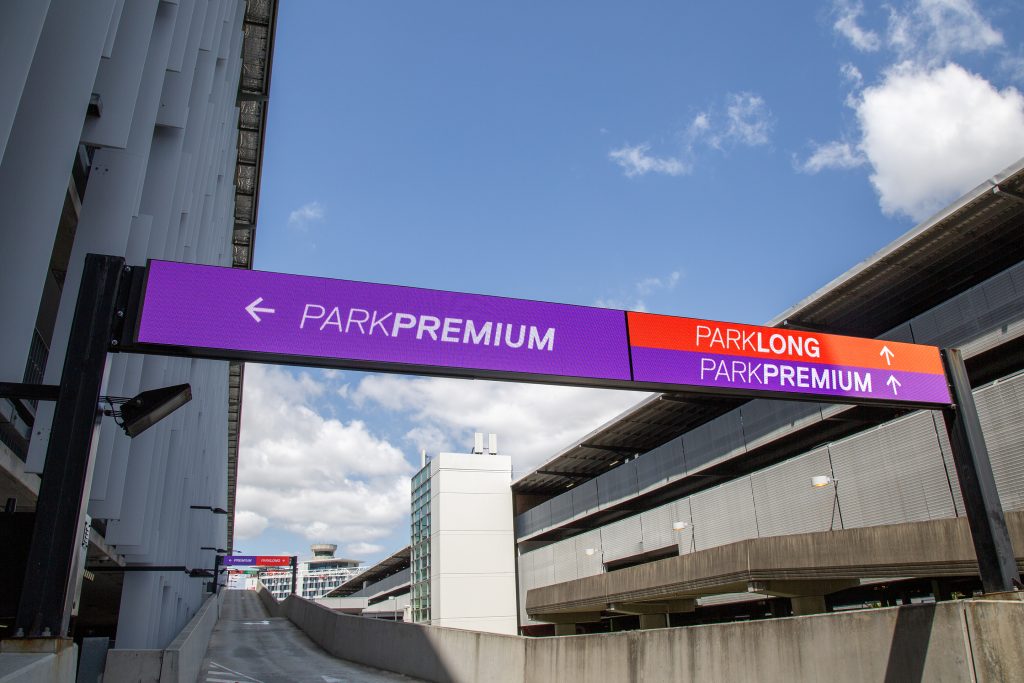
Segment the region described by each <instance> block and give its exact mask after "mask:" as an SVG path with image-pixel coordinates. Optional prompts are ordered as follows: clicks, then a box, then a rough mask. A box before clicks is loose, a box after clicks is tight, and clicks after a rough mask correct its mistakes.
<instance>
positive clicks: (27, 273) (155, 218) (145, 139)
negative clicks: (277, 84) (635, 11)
mask: <svg viewBox="0 0 1024 683" xmlns="http://www.w3.org/2000/svg"><path fill="white" fill-rule="evenodd" d="M276 12H277V9H276V1H275V0H263V1H249V2H246V1H245V0H182V1H181V2H160V1H158V0H138V1H134V0H133V1H132V2H118V1H116V0H40V1H20V0H16V1H15V2H7V3H3V4H2V5H0V92H2V93H3V96H2V97H0V204H2V205H3V207H4V222H3V226H2V227H0V231H2V232H0V286H2V288H3V291H5V292H6V293H7V296H4V297H2V300H0V321H2V325H0V330H2V331H0V381H4V382H25V383H30V384H39V383H45V384H59V383H60V382H61V372H62V367H63V361H64V355H65V351H66V350H67V344H68V331H69V329H70V326H71V319H72V315H73V313H74V306H75V301H76V297H77V294H78V290H79V281H80V279H81V275H82V270H83V263H84V259H85V255H86V254H89V253H98V254H109V255H114V256H121V257H124V258H125V260H126V263H127V264H128V265H133V266H141V265H145V263H146V261H147V259H169V260H175V261H187V262H196V263H206V264H214V265H221V266H234V267H239V268H250V267H251V263H252V248H253V244H254V240H253V238H254V228H255V224H256V202H257V199H258V189H259V171H260V164H261V157H262V148H263V135H264V127H265V122H266V112H267V96H268V94H269V78H270V55H271V52H272V48H273V36H274V22H275V17H276ZM107 370H108V376H107V379H106V382H105V385H104V389H103V392H102V393H103V394H106V395H110V396H115V397H131V396H134V395H136V394H138V393H140V392H141V391H144V390H149V389H155V388H160V387H165V386H168V385H174V384H179V383H186V382H187V383H189V384H191V387H192V395H193V400H192V401H191V402H190V403H189V404H187V405H186V406H184V407H183V408H181V409H180V410H178V411H176V412H175V413H174V414H173V415H171V416H170V417H168V418H167V419H165V420H163V421H162V422H160V423H159V424H157V425H156V426H155V427H153V428H152V429H150V430H149V431H148V432H146V433H145V434H143V435H140V436H139V437H138V438H135V439H129V438H128V437H127V436H126V435H125V434H123V433H122V432H121V431H120V429H119V428H118V426H117V425H116V424H114V421H113V420H112V419H109V418H108V419H105V420H103V422H102V424H101V427H100V429H99V435H98V440H97V442H96V446H95V450H94V455H93V463H94V464H93V467H92V476H91V480H90V482H89V484H88V486H87V489H86V492H85V495H86V498H87V500H88V508H87V514H88V518H87V521H86V525H85V527H86V528H88V533H87V536H88V541H87V544H88V558H87V560H86V563H85V566H84V567H83V568H82V569H83V571H82V573H81V575H80V576H79V577H78V578H77V580H76V581H75V583H76V584H77V583H78V582H81V581H82V578H83V577H84V579H85V580H84V582H82V583H81V596H80V601H79V602H78V604H77V605H76V610H77V615H76V617H75V621H74V628H75V630H76V631H75V633H76V635H80V634H82V633H89V634H93V635H109V636H111V637H112V638H114V640H115V644H116V646H117V647H119V648H161V647H164V646H165V645H167V643H169V642H170V641H171V640H172V639H173V638H174V636H175V635H177V633H178V632H179V631H180V630H181V628H182V627H183V626H184V625H185V624H186V623H187V622H188V621H189V619H190V618H191V617H192V615H193V614H194V613H195V611H196V610H197V609H198V607H199V606H200V604H201V603H202V601H203V599H204V597H205V595H206V592H207V589H208V588H209V583H210V579H209V578H208V577H209V574H208V573H207V576H206V578H204V577H203V576H202V574H203V572H196V573H195V575H194V576H190V575H189V574H187V573H185V572H183V571H146V570H145V568H146V567H148V566H178V567H182V566H183V567H186V568H188V569H199V570H210V569H212V568H213V567H214V556H215V554H216V553H217V552H218V549H222V550H221V552H222V551H223V549H227V550H228V551H230V549H231V545H232V531H231V530H232V527H233V514H234V476H235V461H236V457H237V442H238V432H237V430H238V416H239V410H240V404H241V394H240V392H241V374H242V369H241V365H240V364H237V363H232V364H229V363H227V362H216V361H209V360H193V359H182V358H166V357H160V356H145V357H143V356H129V355H125V354H112V355H109V356H108V361H107ZM52 414H53V404H52V403H49V402H45V401H40V402H39V403H38V404H33V403H30V402H26V401H22V400H20V399H14V400H11V399H7V398H0V499H3V500H6V501H13V503H10V504H9V505H10V507H13V508H14V509H16V511H17V514H24V515H32V514H33V512H34V510H35V506H36V498H37V496H38V492H39V473H40V472H42V470H43V466H44V463H45V457H46V447H47V439H48V435H49V432H50V422H51V419H52ZM193 506H196V507H193ZM224 511H226V512H227V514H221V513H223V512H224ZM5 520H6V518H5ZM0 523H7V522H6V521H2V522H0ZM84 535H85V534H84ZM8 550H10V549H9V548H8ZM21 552H23V549H22V550H21V551H19V553H18V556H19V557H20V556H21ZM127 564H130V565H134V566H135V567H136V568H137V569H135V570H134V571H132V572H125V573H120V572H119V571H118V569H117V568H118V567H121V566H123V565H127ZM19 583H20V582H19ZM11 604H12V603H7V602H5V603H4V610H5V611H4V613H2V614H0V620H2V621H3V622H4V623H6V622H7V621H8V620H10V619H12V618H13V615H12V614H11V613H9V610H10V605H11Z"/></svg>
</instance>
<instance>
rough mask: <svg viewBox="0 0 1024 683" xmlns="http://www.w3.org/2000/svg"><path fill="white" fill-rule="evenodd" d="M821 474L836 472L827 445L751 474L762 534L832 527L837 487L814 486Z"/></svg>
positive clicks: (826, 529)
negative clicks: (813, 478) (830, 462)
mask: <svg viewBox="0 0 1024 683" xmlns="http://www.w3.org/2000/svg"><path fill="white" fill-rule="evenodd" d="M820 475H827V476H833V474H832V466H831V465H830V464H829V460H828V448H827V447H822V448H817V449H815V450H813V451H811V452H809V453H805V454H804V455H801V456H799V457H796V458H793V459H791V460H787V461H785V462H783V463H781V464H779V465H775V466H774V467H769V468H766V469H763V470H761V471H760V472H755V473H754V474H752V475H750V482H751V485H752V486H753V489H754V510H755V512H756V514H757V531H758V534H759V535H760V536H784V535H786V534H801V533H806V532H811V531H828V530H829V529H830V528H832V527H831V525H832V508H833V504H834V492H835V489H833V488H832V487H831V486H830V487H827V488H821V489H817V488H814V487H812V486H811V477H816V476H820ZM835 528H837V529H838V528H839V516H838V515H836V519H835Z"/></svg>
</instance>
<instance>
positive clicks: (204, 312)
mask: <svg viewBox="0 0 1024 683" xmlns="http://www.w3.org/2000/svg"><path fill="white" fill-rule="evenodd" d="M136 341H138V342H139V343H142V344H156V345H161V346H168V347H183V348H187V349H195V350H202V349H219V350H229V351H234V352H240V353H243V354H245V353H249V354H268V355H271V356H275V357H277V359H278V360H281V359H282V358H281V357H289V358H291V357H298V358H310V359H332V360H334V361H338V364H344V362H345V361H355V362H356V365H357V366H358V364H359V363H365V364H366V365H365V367H374V368H381V369H387V366H388V365H390V364H395V365H398V366H415V367H417V368H452V369H458V370H464V371H474V370H478V371H484V372H486V371H493V372H498V373H517V374H523V375H533V376H549V377H569V378H584V379H594V380H614V381H629V380H630V379H631V373H630V367H629V344H628V341H627V338H626V322H625V315H624V314H623V312H622V311H613V310H607V309H601V308H588V307H584V306H570V305H566V304H553V303H543V302H537V301H525V300H521V299H507V298H503V297H494V296H482V295H478V294H458V293H454V292H442V291H435V290H427V289H418V288H414V287H398V286H394V285H378V284H369V283H364V282H352V281H348V280H332V279H326V278H317V277H308V276H300V275H284V274H280V273H266V272H261V271H252V270H240V269H235V268H220V267H216V266H203V265H195V264H187V263H172V262H168V261H152V262H150V264H149V268H148V272H147V280H146V289H145V294H144V298H143V304H142V315H141V320H140V322H139V327H138V331H137V337H136ZM441 374H443V372H442V373H441ZM463 374H466V373H463Z"/></svg>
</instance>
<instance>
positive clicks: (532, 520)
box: [516, 500, 551, 538]
mask: <svg viewBox="0 0 1024 683" xmlns="http://www.w3.org/2000/svg"><path fill="white" fill-rule="evenodd" d="M516 520H517V522H518V523H519V525H520V526H521V527H522V531H518V530H517V531H516V533H517V534H518V536H519V538H522V537H523V536H528V535H530V534H532V533H534V532H536V531H540V530H541V529H544V528H546V527H549V526H551V501H549V500H546V501H544V502H543V503H541V504H540V505H537V506H536V507H532V508H530V509H529V510H527V511H526V512H524V513H523V514H521V515H519V517H517V518H516Z"/></svg>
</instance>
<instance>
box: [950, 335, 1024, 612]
mask: <svg viewBox="0 0 1024 683" xmlns="http://www.w3.org/2000/svg"><path fill="white" fill-rule="evenodd" d="M942 357H943V361H944V362H945V365H946V375H947V377H948V378H949V384H950V388H951V389H952V391H953V402H954V405H953V406H952V407H950V408H947V409H945V410H944V411H943V417H944V418H945V420H946V430H947V432H948V433H949V443H950V445H951V446H952V448H953V463H954V464H955V465H956V474H957V478H959V480H960V491H961V492H962V493H963V497H964V508H965V509H966V511H967V522H968V524H970V527H971V538H972V540H973V541H974V551H975V553H976V554H977V556H978V568H979V570H980V573H981V585H982V587H983V589H984V591H985V592H986V593H998V592H1004V591H1012V590H1015V589H1016V588H1017V587H1019V586H1020V585H1021V583H1020V573H1019V572H1018V571H1017V561H1016V559H1015V558H1014V553H1013V545H1012V544H1011V542H1010V532H1009V530H1008V529H1007V528H1006V517H1005V515H1004V514H1003V507H1002V504H1001V503H1000V502H999V492H998V491H997V490H996V480H995V477H994V476H993V474H992V463H991V461H990V460H989V457H988V448H986V446H985V436H984V435H983V434H982V432H981V422H980V421H979V420H978V409H977V407H975V405H974V394H973V393H971V382H970V379H969V378H968V376H967V368H966V367H964V361H963V356H961V354H960V350H959V349H945V350H944V351H943V352H942Z"/></svg>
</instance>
